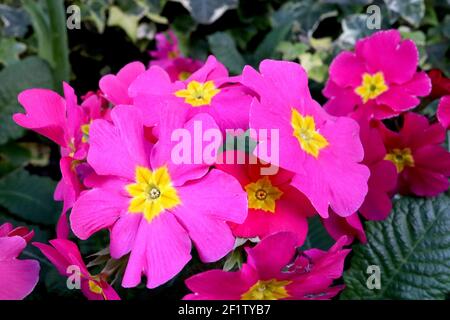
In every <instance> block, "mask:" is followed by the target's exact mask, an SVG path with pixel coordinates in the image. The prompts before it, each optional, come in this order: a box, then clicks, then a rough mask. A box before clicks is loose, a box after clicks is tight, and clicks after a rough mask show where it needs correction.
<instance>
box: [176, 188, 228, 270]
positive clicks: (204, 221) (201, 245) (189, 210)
mask: <svg viewBox="0 0 450 320" xmlns="http://www.w3.org/2000/svg"><path fill="white" fill-rule="evenodd" d="M193 189H195V184H193V185H192V187H191V188H189V187H187V188H185V187H179V188H178V190H179V194H180V196H181V197H182V199H183V200H182V201H183V204H182V205H181V206H179V207H177V208H175V209H174V210H173V213H174V215H175V216H176V218H177V219H178V221H179V222H180V224H181V225H182V226H183V227H184V228H185V229H186V230H187V232H188V234H189V237H190V238H191V239H192V241H193V242H194V244H195V247H196V248H197V251H198V253H199V255H200V259H201V260H202V261H204V262H214V261H217V260H219V259H221V258H223V257H224V256H225V255H226V254H227V253H229V252H230V251H231V250H232V249H233V246H234V242H235V238H234V236H233V234H232V233H231V230H230V227H229V226H228V225H227V223H226V222H225V221H224V220H222V219H218V218H216V217H214V216H212V215H211V211H210V209H209V208H207V207H206V206H205V208H199V207H200V205H195V207H192V204H193V203H196V202H202V201H205V200H199V199H196V198H195V197H194V198H189V199H188V197H189V196H190V191H192V190H193ZM205 190H206V189H205ZM205 203H207V202H205Z"/></svg>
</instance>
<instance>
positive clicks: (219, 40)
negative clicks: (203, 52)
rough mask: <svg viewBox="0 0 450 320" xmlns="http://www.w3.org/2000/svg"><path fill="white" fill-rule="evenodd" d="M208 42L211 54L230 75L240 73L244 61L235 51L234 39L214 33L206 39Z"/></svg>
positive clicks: (222, 33)
mask: <svg viewBox="0 0 450 320" xmlns="http://www.w3.org/2000/svg"><path fill="white" fill-rule="evenodd" d="M208 42H209V47H210V48H211V51H212V53H213V54H214V55H215V56H216V57H217V59H219V60H220V62H222V63H223V64H224V65H225V66H226V67H227V68H228V70H229V71H230V72H231V73H234V74H240V73H241V72H242V69H243V68H244V66H245V60H244V58H243V57H242V56H241V54H240V53H239V51H238V50H237V48H236V43H235V42H234V39H233V38H232V37H231V36H230V35H229V34H228V33H225V32H216V33H214V34H212V35H210V36H209V37H208Z"/></svg>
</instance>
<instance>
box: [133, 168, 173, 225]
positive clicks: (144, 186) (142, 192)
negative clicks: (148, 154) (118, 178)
mask: <svg viewBox="0 0 450 320" xmlns="http://www.w3.org/2000/svg"><path fill="white" fill-rule="evenodd" d="M135 180H136V183H131V184H128V185H127V186H126V190H127V192H128V194H129V195H130V196H131V200H130V205H129V206H128V212H129V213H142V214H143V215H144V217H145V219H146V220H147V221H148V222H151V221H152V219H153V218H155V217H156V216H158V215H159V214H160V213H161V212H163V211H164V210H167V209H171V208H174V207H176V206H177V205H179V204H180V203H181V200H180V198H179V197H178V194H177V190H176V189H175V187H174V186H173V185H172V180H171V178H170V174H169V171H168V169H167V167H166V166H162V167H159V168H158V169H156V170H155V171H151V170H149V169H148V168H145V167H140V166H138V167H136V173H135Z"/></svg>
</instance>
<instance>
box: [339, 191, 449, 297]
mask: <svg viewBox="0 0 450 320" xmlns="http://www.w3.org/2000/svg"><path fill="white" fill-rule="evenodd" d="M449 208H450V197H449V196H447V195H441V196H440V197H437V198H428V199H418V198H407V197H405V198H400V199H399V200H397V201H395V203H394V209H393V211H392V213H391V214H390V216H389V217H388V218H387V219H386V220H384V221H369V222H367V223H366V225H365V227H366V228H365V229H366V234H367V244H366V245H357V246H355V248H354V250H353V252H354V256H353V258H352V260H351V266H350V269H349V270H348V271H347V272H346V273H345V274H344V280H345V283H346V289H345V290H344V292H343V294H342V296H341V298H343V299H414V300H421V299H445V298H446V295H447V294H448V292H449V291H450V210H449ZM374 265H375V266H378V267H379V268H380V276H381V277H380V280H381V288H380V289H373V290H370V289H368V287H367V285H366V281H367V279H368V277H369V275H368V274H367V273H366V271H367V268H368V267H369V266H374Z"/></svg>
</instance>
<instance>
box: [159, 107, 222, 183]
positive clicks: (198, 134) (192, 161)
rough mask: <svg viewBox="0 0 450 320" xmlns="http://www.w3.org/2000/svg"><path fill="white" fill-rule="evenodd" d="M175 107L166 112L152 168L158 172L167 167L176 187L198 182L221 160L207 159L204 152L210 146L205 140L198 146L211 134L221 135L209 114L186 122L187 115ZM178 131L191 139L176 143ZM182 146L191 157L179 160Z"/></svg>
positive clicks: (219, 142) (163, 115)
mask: <svg viewBox="0 0 450 320" xmlns="http://www.w3.org/2000/svg"><path fill="white" fill-rule="evenodd" d="M174 107H175V106H174V105H169V106H167V108H165V109H164V111H162V114H161V123H160V124H161V127H160V132H159V137H160V139H159V140H158V142H157V143H156V144H155V147H154V148H153V150H152V154H151V164H152V168H154V169H156V168H158V167H160V166H163V165H167V166H168V168H169V172H170V174H171V178H172V182H173V183H174V185H176V186H179V185H183V184H184V183H186V182H187V181H189V180H194V179H198V178H200V177H202V176H204V175H205V174H206V173H207V172H208V169H209V167H210V166H211V165H212V164H213V163H214V161H215V160H216V158H217V156H214V157H212V158H211V159H205V157H204V154H203V152H204V150H205V148H206V146H207V145H208V144H209V142H205V141H202V140H201V141H200V143H197V142H198V141H199V140H198V139H201V138H202V136H203V134H204V133H205V132H206V131H207V130H213V131H215V132H218V133H219V134H220V131H219V128H218V127H217V124H216V123H215V121H214V119H213V118H212V117H211V116H210V115H208V114H205V113H202V114H198V115H196V116H194V117H193V118H192V119H190V120H189V121H187V122H186V116H187V115H186V114H182V113H180V112H176V111H175V110H174V109H173V108H174ZM177 130H178V132H180V131H182V132H183V137H184V136H185V135H187V138H186V139H184V138H181V139H180V140H176V139H173V138H172V134H173V133H174V132H175V131H177ZM221 138H222V137H221V136H220V140H219V141H218V143H217V151H218V149H219V147H220V146H221V144H222V139H221ZM180 146H182V147H183V151H185V150H187V152H189V154H188V155H187V156H186V157H185V156H184V154H183V156H182V157H180V159H176V157H179V153H178V152H177V151H175V150H178V149H179V147H180ZM217 151H216V153H217ZM172 153H174V155H175V156H174V155H173V154H172ZM206 160H208V161H206Z"/></svg>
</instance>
